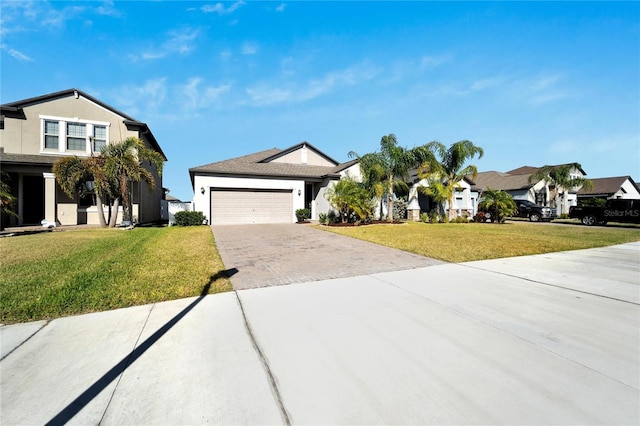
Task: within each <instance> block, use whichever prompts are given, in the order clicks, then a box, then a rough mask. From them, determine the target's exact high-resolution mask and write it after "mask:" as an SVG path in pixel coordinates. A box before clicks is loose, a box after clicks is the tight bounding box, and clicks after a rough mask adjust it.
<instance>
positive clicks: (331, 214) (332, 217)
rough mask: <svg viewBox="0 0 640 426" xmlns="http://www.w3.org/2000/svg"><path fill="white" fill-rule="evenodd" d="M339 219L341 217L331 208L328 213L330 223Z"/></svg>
mask: <svg viewBox="0 0 640 426" xmlns="http://www.w3.org/2000/svg"><path fill="white" fill-rule="evenodd" d="M339 220H340V217H339V216H338V215H337V214H336V212H335V211H333V210H330V211H329V214H328V215H327V221H328V222H329V223H338V221H339Z"/></svg>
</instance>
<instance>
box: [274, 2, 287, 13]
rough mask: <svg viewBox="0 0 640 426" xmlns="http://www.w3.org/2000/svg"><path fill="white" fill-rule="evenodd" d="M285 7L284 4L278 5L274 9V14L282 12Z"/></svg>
mask: <svg viewBox="0 0 640 426" xmlns="http://www.w3.org/2000/svg"><path fill="white" fill-rule="evenodd" d="M285 7H287V5H286V4H284V3H280V5H279V6H278V7H276V12H284V9H285Z"/></svg>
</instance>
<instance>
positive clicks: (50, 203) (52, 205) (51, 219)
mask: <svg viewBox="0 0 640 426" xmlns="http://www.w3.org/2000/svg"><path fill="white" fill-rule="evenodd" d="M42 176H43V177H44V220H46V221H47V222H48V223H52V224H53V223H56V175H54V174H53V173H43V174H42Z"/></svg>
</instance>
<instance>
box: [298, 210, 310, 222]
mask: <svg viewBox="0 0 640 426" xmlns="http://www.w3.org/2000/svg"><path fill="white" fill-rule="evenodd" d="M310 218H311V210H309V209H298V210H296V219H298V222H304V221H305V220H307V219H310Z"/></svg>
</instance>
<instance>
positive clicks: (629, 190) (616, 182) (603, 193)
mask: <svg viewBox="0 0 640 426" xmlns="http://www.w3.org/2000/svg"><path fill="white" fill-rule="evenodd" d="M591 183H593V188H592V189H584V188H582V189H580V190H579V191H578V200H579V201H580V200H585V199H589V198H602V199H611V198H627V199H629V198H631V199H640V188H638V185H637V184H636V183H635V182H634V180H633V179H632V178H631V176H617V177H608V178H598V179H591Z"/></svg>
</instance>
